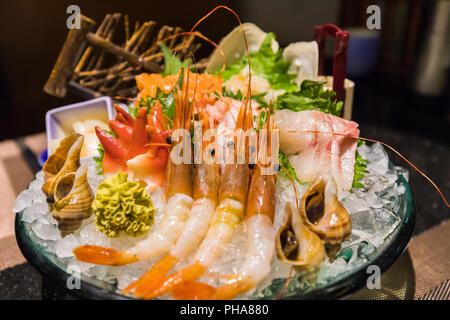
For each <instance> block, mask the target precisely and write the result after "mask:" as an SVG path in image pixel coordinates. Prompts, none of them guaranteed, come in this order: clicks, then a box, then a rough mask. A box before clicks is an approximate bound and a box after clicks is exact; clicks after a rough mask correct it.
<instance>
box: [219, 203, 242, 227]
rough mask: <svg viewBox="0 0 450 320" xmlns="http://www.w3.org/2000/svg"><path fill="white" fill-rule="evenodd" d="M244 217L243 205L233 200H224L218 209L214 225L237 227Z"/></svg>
mask: <svg viewBox="0 0 450 320" xmlns="http://www.w3.org/2000/svg"><path fill="white" fill-rule="evenodd" d="M243 217H244V207H243V205H242V203H240V202H239V201H236V200H232V199H224V200H222V201H221V203H220V205H219V206H218V207H217V209H216V216H215V217H214V220H213V222H212V224H213V225H215V224H226V225H230V226H235V225H237V224H239V223H240V222H241V221H242V219H243Z"/></svg>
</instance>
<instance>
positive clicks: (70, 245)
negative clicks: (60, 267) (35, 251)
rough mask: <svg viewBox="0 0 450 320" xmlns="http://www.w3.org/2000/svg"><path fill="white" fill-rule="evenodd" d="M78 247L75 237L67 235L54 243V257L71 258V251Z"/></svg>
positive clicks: (78, 243)
mask: <svg viewBox="0 0 450 320" xmlns="http://www.w3.org/2000/svg"><path fill="white" fill-rule="evenodd" d="M79 245H80V242H79V241H78V239H77V237H75V236H74V235H73V234H69V235H67V236H65V237H64V238H62V239H61V240H59V241H58V242H57V243H56V249H55V252H56V255H57V256H58V257H60V258H68V257H73V252H72V251H73V249H74V248H75V247H77V246H79Z"/></svg>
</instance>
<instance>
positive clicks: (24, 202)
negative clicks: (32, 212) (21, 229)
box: [12, 189, 33, 212]
mask: <svg viewBox="0 0 450 320" xmlns="http://www.w3.org/2000/svg"><path fill="white" fill-rule="evenodd" d="M32 200H33V191H31V190H28V189H27V190H24V191H22V192H21V193H20V194H19V195H18V197H17V199H16V202H15V203H14V207H13V209H12V211H13V212H20V211H22V210H24V209H26V208H27V207H29V206H30V205H31V201H32Z"/></svg>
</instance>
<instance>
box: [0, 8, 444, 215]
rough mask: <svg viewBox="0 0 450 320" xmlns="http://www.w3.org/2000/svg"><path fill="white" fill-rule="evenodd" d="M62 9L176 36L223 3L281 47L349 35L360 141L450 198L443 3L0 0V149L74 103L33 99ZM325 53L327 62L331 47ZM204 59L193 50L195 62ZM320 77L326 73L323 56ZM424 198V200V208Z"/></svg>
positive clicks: (212, 32) (215, 28) (59, 29)
mask: <svg viewBox="0 0 450 320" xmlns="http://www.w3.org/2000/svg"><path fill="white" fill-rule="evenodd" d="M71 4H76V5H78V6H79V7H80V8H81V12H82V14H84V15H86V16H88V17H90V18H92V19H94V20H96V21H97V23H99V22H100V21H101V20H102V19H103V17H104V16H105V14H106V13H114V12H121V13H125V14H128V15H129V16H130V19H132V20H139V21H147V20H155V21H157V22H158V23H160V24H161V25H171V26H180V27H183V28H184V29H190V27H192V26H193V24H194V23H195V22H196V21H197V19H199V18H200V17H202V16H203V15H204V14H206V13H207V12H208V11H210V10H211V9H212V8H213V7H214V6H215V5H218V4H225V5H227V6H229V7H231V8H233V9H234V10H236V12H237V13H238V14H239V15H240V18H241V20H242V21H243V22H253V23H255V24H257V25H258V26H260V27H261V28H262V29H263V30H264V31H273V32H274V33H275V34H276V35H277V40H278V41H279V42H280V45H281V46H286V45H287V44H288V43H290V42H295V41H302V40H303V41H310V40H312V39H313V27H314V26H315V25H321V24H325V23H334V24H336V25H338V26H340V27H341V28H342V29H344V30H349V31H350V37H351V38H350V39H351V40H350V41H351V43H350V46H351V48H350V49H352V50H351V51H349V59H348V75H347V77H348V78H349V79H351V80H353V81H354V82H355V83H356V87H355V96H354V101H353V119H354V120H355V121H357V122H359V123H360V127H361V135H362V136H364V137H370V138H373V139H379V140H382V141H384V142H386V143H389V144H391V145H393V146H395V147H396V148H398V149H399V151H401V152H402V153H404V154H405V155H406V156H408V157H409V159H410V160H412V161H413V162H414V163H416V165H418V166H419V167H420V168H422V169H423V170H424V171H425V172H427V173H429V174H430V175H431V176H433V177H434V178H436V182H437V184H438V185H440V186H441V187H442V188H443V191H444V193H445V194H448V191H449V190H450V176H449V175H450V173H449V169H448V168H449V163H450V158H449V157H450V155H449V145H450V140H449V133H450V130H449V129H450V111H449V105H450V103H449V101H450V97H449V92H450V90H449V78H450V77H449V68H448V66H449V61H450V59H449V52H450V50H449V49H450V48H449V43H450V41H449V25H450V24H449V12H450V10H449V5H450V3H449V1H426V0H385V1H380V0H373V1H364V0H361V1H359V0H340V1H338V0H314V1H313V0H303V1H302V0H282V1H281V0H246V1H238V0H228V1H227V0H222V1H220V2H219V1H179V0H171V1H170V2H168V1H136V0H127V1H123V0H121V1H119V0H108V1H92V0H81V1H80V0H70V1H65V0H59V1H49V0H40V1H37V0H14V1H5V0H2V1H1V2H0V140H3V139H8V138H15V137H19V136H24V135H28V134H32V133H37V132H42V131H44V130H45V123H44V117H45V112H46V111H47V110H49V109H52V108H55V107H58V106H62V105H66V104H70V103H73V102H76V101H80V100H81V98H80V97H78V96H74V95H71V94H69V95H68V96H67V97H66V98H64V99H58V98H54V97H52V96H49V95H48V94H46V93H44V92H43V90H42V88H43V86H44V84H45V82H46V80H47V78H48V76H49V74H50V72H51V70H52V67H53V65H54V63H55V61H56V58H57V56H58V53H59V51H60V49H61V47H62V45H63V43H64V40H65V38H66V36H67V32H68V30H67V28H66V19H67V17H68V14H67V13H66V8H67V7H68V6H69V5H71ZM373 4H376V5H378V6H379V7H380V9H381V29H380V30H368V29H367V27H366V21H367V18H368V17H369V16H370V14H368V13H366V9H367V7H368V6H369V5H373ZM236 25H237V22H236V20H235V18H234V16H233V15H231V14H230V13H228V12H225V11H219V12H217V13H216V14H215V15H214V16H212V17H210V18H209V19H208V20H206V21H205V22H204V23H203V24H201V25H200V28H199V31H201V32H202V33H204V34H205V35H207V36H208V37H210V38H211V39H213V40H215V41H219V40H220V39H221V38H222V37H223V36H224V35H226V34H227V33H228V32H229V31H230V30H231V29H232V28H233V27H234V26H236ZM327 48H328V50H327V52H328V53H332V48H333V47H332V44H331V40H330V44H329V45H328V47H327ZM209 50H210V47H209V46H208V45H203V47H202V49H201V50H200V51H199V52H198V55H199V56H198V57H197V58H198V59H200V58H202V57H204V56H206V55H207V54H208V53H209ZM326 70H327V74H331V57H330V56H328V59H327V63H326ZM392 157H393V158H392V159H394V162H396V163H398V164H403V165H404V163H402V162H401V160H400V159H399V158H397V157H394V156H392ZM414 179H415V180H416V187H415V189H416V190H419V191H418V192H420V193H421V198H422V199H425V200H423V208H427V209H426V210H430V212H429V213H427V214H428V215H429V216H430V217H431V218H430V219H433V212H434V211H436V212H438V211H439V210H442V208H444V206H443V203H442V201H441V200H440V199H439V196H437V197H436V195H437V193H436V191H435V190H434V189H433V188H432V187H431V186H430V185H429V184H428V182H426V181H425V180H424V179H423V178H422V177H420V176H418V175H415V178H414ZM413 189H414V188H413ZM427 196H429V197H431V198H430V199H429V200H426V199H427V198H426V197H427ZM427 201H429V202H432V203H429V202H427ZM421 206H422V204H421ZM439 208H440V209H439ZM433 210H434V211H433ZM444 211H445V210H444ZM436 215H438V213H436ZM438 220H439V218H436V221H435V222H437V221H438Z"/></svg>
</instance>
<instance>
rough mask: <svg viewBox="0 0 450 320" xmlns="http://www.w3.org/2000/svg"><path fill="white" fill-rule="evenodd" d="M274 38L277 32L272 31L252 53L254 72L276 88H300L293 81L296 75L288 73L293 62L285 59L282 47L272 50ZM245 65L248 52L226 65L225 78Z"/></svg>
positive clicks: (292, 89)
mask: <svg viewBox="0 0 450 320" xmlns="http://www.w3.org/2000/svg"><path fill="white" fill-rule="evenodd" d="M272 39H275V34H274V33H272V32H270V33H268V34H267V36H266V38H265V39H264V41H263V43H262V44H261V47H260V48H259V50H258V51H257V52H252V53H250V64H251V69H252V71H253V74H256V75H257V76H260V77H262V78H264V79H266V80H267V81H268V82H269V83H270V87H271V88H272V89H274V90H281V89H284V90H286V91H287V92H291V91H295V90H298V86H297V84H295V83H293V82H292V80H293V79H295V77H296V75H295V74H290V73H288V69H289V66H290V65H291V63H290V62H287V61H284V60H283V50H282V49H279V50H278V51H277V52H273V51H272V47H271V44H272ZM245 67H248V59H247V55H246V54H245V55H243V56H242V57H241V58H239V59H238V60H237V61H236V62H234V63H232V64H230V65H227V66H226V68H225V71H224V72H223V74H222V77H223V80H224V81H227V80H228V79H230V78H231V77H232V76H233V75H236V74H239V72H240V71H241V70H242V69H243V68H245ZM219 73H220V72H219V71H218V72H216V74H219Z"/></svg>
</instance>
